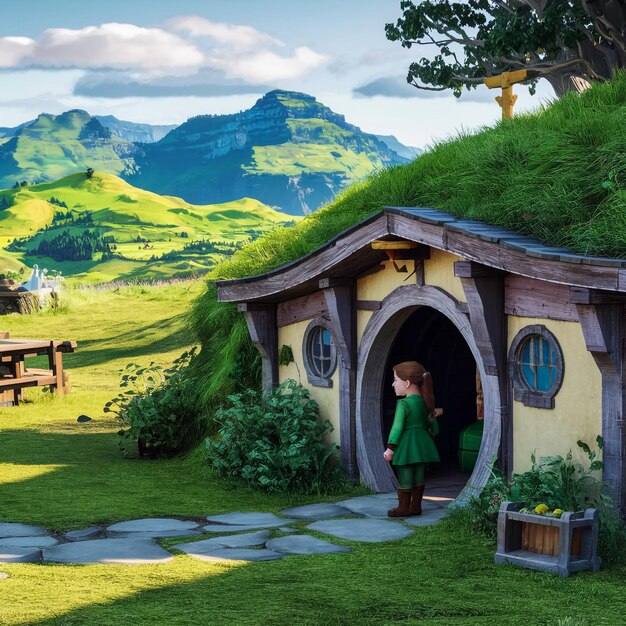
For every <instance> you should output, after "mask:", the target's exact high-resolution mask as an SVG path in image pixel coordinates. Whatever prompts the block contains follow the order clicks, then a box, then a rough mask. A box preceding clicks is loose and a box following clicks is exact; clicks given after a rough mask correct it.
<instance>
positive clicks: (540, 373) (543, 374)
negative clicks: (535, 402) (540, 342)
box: [537, 365, 550, 391]
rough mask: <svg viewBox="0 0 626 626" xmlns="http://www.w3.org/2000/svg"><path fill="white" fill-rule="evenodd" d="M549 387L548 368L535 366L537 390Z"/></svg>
mask: <svg viewBox="0 0 626 626" xmlns="http://www.w3.org/2000/svg"><path fill="white" fill-rule="evenodd" d="M549 389H550V368H548V367H545V366H543V365H542V366H540V367H538V368H537V391H549Z"/></svg>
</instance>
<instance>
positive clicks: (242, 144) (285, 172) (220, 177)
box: [125, 90, 408, 215]
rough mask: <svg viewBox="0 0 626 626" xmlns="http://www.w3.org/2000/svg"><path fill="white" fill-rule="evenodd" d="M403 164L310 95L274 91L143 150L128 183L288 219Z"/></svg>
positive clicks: (207, 117)
mask: <svg viewBox="0 0 626 626" xmlns="http://www.w3.org/2000/svg"><path fill="white" fill-rule="evenodd" d="M407 161H408V159H406V158H404V157H401V156H400V155H398V153H397V152H395V151H394V150H391V149H390V148H389V147H388V146H387V144H386V143H385V142H383V141H381V140H380V139H378V138H377V137H376V136H375V135H370V134H368V133H364V132H362V131H361V130H360V129H359V128H358V127H356V126H353V125H351V124H348V123H347V122H346V121H345V118H344V116H343V115H339V114H337V113H334V112H333V111H331V110H330V109H329V108H328V107H326V106H324V105H323V104H321V103H319V102H317V100H316V99H315V98H314V97H313V96H309V95H306V94H303V93H297V92H290V91H281V90H276V91H271V92H269V93H268V94H266V95H265V96H263V97H262V98H260V99H259V100H258V101H257V102H256V104H255V105H254V106H253V107H252V108H251V109H249V110H247V111H243V112H241V113H236V114H233V115H219V116H211V115H202V116H198V117H194V118H191V119H189V120H188V121H187V122H185V123H184V124H181V125H180V126H179V127H178V128H176V129H175V130H173V131H171V132H170V133H169V134H168V135H167V136H165V137H164V138H163V139H161V140H160V141H158V142H156V143H154V144H150V145H144V146H141V147H140V149H139V150H138V152H137V154H136V155H135V164H136V167H135V170H134V172H133V173H132V174H129V175H126V176H125V177H126V178H127V180H129V181H131V182H132V183H133V184H135V185H137V186H140V187H143V188H145V189H152V190H154V191H156V192H158V193H162V194H175V195H183V196H184V197H185V198H187V199H189V200H190V201H193V202H203V203H204V202H209V203H213V202H224V201H227V200H230V199H233V198H238V197H241V196H248V197H252V198H257V199H258V200H260V201H261V202H263V203H265V204H269V205H270V206H275V207H278V208H280V209H281V210H283V211H285V212H287V213H290V214H292V215H302V214H303V213H308V212H310V211H313V210H315V209H316V208H318V207H319V206H321V205H322V204H324V203H326V202H329V201H330V200H332V199H333V198H334V197H335V195H336V194H337V193H338V192H340V191H342V190H343V189H345V188H346V187H348V186H349V185H351V184H352V183H354V182H357V181H360V180H363V179H364V178H366V177H367V176H368V175H369V174H371V173H372V172H373V171H375V170H378V169H382V168H384V167H386V166H389V165H394V164H397V163H406V162H407Z"/></svg>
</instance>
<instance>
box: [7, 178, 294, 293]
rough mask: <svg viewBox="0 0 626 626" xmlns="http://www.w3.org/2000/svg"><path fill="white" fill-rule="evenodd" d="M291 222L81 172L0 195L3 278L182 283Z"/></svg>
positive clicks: (251, 207) (255, 206)
mask: <svg viewBox="0 0 626 626" xmlns="http://www.w3.org/2000/svg"><path fill="white" fill-rule="evenodd" d="M291 221H292V220H291V218H289V217H287V216H285V215H284V214H282V213H279V212H277V211H274V210H273V209H271V208H270V207H267V206H265V205H263V204H262V203H260V202H258V201H257V200H253V199H250V198H242V199H239V200H236V201H233V202H228V203H223V204H216V205H203V206H199V205H193V204H189V203H188V202H186V201H184V200H182V199H181V198H177V197H172V196H167V197H165V196H159V195H158V194H155V193H152V192H149V191H144V190H142V189H138V188H136V187H133V186H132V185H130V184H128V183H126V182H125V181H123V180H122V179H120V178H118V177H117V176H114V175H111V174H104V173H99V172H98V173H95V174H94V175H93V177H91V178H88V177H87V176H86V175H85V173H84V172H81V173H77V174H72V175H70V176H67V177H65V178H63V179H61V180H59V181H55V182H52V183H42V184H39V185H32V186H25V187H19V188H16V189H8V190H5V191H3V192H0V233H1V234H0V272H1V271H3V270H5V269H9V270H11V271H16V270H17V269H18V268H19V267H20V266H21V265H22V264H25V265H27V266H32V264H33V263H37V264H38V265H39V266H40V267H46V268H48V269H49V270H57V271H62V273H63V274H64V275H67V276H74V277H75V278H77V279H78V280H88V281H94V282H99V281H107V280H115V279H118V278H123V279H139V278H141V279H148V278H167V277H172V276H183V275H188V274H190V273H191V272H194V271H206V270H207V269H209V268H211V267H213V266H214V265H215V263H216V262H219V261H220V260H222V259H223V258H225V257H227V256H230V255H231V254H232V253H233V252H234V251H235V250H236V249H237V247H238V246H239V245H240V244H241V243H242V242H245V241H250V240H251V239H254V238H255V237H257V236H258V235H259V234H261V233H262V232H264V231H267V230H269V229H271V228H274V227H276V226H281V225H283V224H285V223H288V222H291ZM86 233H87V234H86Z"/></svg>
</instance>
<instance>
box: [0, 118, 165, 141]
mask: <svg viewBox="0 0 626 626" xmlns="http://www.w3.org/2000/svg"><path fill="white" fill-rule="evenodd" d="M94 117H95V118H96V119H97V120H98V121H99V122H100V123H101V124H102V126H104V127H105V128H108V129H109V130H110V131H111V132H112V133H114V134H116V135H117V136H118V137H121V138H122V139H124V140H126V141H131V142H133V143H154V142H155V141H159V139H162V138H163V137H165V135H167V133H169V132H170V131H171V130H174V129H175V128H176V127H177V124H168V125H155V124H138V123H137V122H128V121H126V120H119V119H117V117H115V116H113V115H94ZM1 130H2V129H0V131H1Z"/></svg>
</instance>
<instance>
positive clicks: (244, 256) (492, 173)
mask: <svg viewBox="0 0 626 626" xmlns="http://www.w3.org/2000/svg"><path fill="white" fill-rule="evenodd" d="M385 205H391V206H422V207H433V208H437V209H442V210H447V211H450V212H452V213H454V214H455V215H457V216H466V217H469V218H475V219H479V220H484V221H486V222H489V223H492V224H497V225H501V226H504V227H507V228H512V229H514V230H517V231H518V232H521V233H524V234H526V235H528V236H530V237H535V238H537V239H539V240H541V241H543V242H545V243H547V244H551V245H564V246H569V247H572V248H573V249H575V250H577V251H579V252H583V253H587V254H595V255H609V256H614V257H619V258H626V74H623V73H621V74H619V75H618V76H617V77H616V79H615V80H614V81H612V82H609V83H604V84H597V85H595V86H593V87H592V88H591V89H590V90H588V91H587V92H585V93H583V94H582V95H580V96H578V95H576V94H570V95H568V96H565V97H563V98H561V99H560V100H559V101H557V102H554V103H553V104H551V105H550V106H546V107H544V108H541V109H540V110H538V111H537V112H536V113H534V114H529V115H523V116H517V117H515V118H514V119H512V120H507V121H504V122H501V123H498V124H497V125H496V126H495V127H493V128H488V129H485V130H483V131H482V132H479V133H477V134H475V135H466V136H460V137H458V138H457V139H454V140H450V141H447V142H444V143H441V144H439V145H437V146H435V147H434V148H432V149H431V150H430V151H429V152H427V153H425V154H424V155H422V156H420V157H418V158H417V159H416V160H415V161H413V162H412V163H410V164H408V165H404V166H397V167H394V168H390V169H388V170H386V171H382V172H380V173H377V174H375V175H374V176H371V177H370V178H369V179H368V180H367V181H366V182H364V183H361V184H358V185H354V186H353V187H351V188H350V189H349V190H348V191H347V192H345V193H344V194H343V195H342V196H341V197H340V198H339V199H338V200H337V201H336V202H334V203H333V204H332V205H330V206H328V207H326V208H324V209H321V210H319V211H317V212H316V213H313V214H312V215H308V216H307V217H305V218H304V219H303V220H302V221H300V222H299V223H298V224H296V225H295V226H294V227H292V228H289V229H285V230H282V231H280V232H276V233H270V234H268V235H267V236H265V237H263V238H261V239H259V240H258V241H255V242H253V243H251V244H250V245H247V246H244V247H243V248H242V249H241V250H240V251H238V252H237V253H236V254H235V255H234V256H233V258H232V260H230V261H228V262H225V263H224V264H221V265H220V266H219V267H218V268H216V271H215V272H213V273H212V274H211V278H212V279H219V278H237V277H243V276H246V275H253V274H258V273H262V272H265V271H267V270H269V269H272V268H275V267H278V266H280V265H282V264H284V263H286V262H289V261H291V260H295V259H297V258H299V257H301V256H303V255H304V254H307V253H308V252H310V251H311V250H313V249H315V248H316V247H318V246H320V245H322V244H323V243H325V242H326V241H328V240H329V239H330V238H332V237H334V236H335V235H337V234H338V233H339V232H341V231H342V230H344V229H345V228H348V227H350V226H352V225H353V224H355V223H357V222H358V221H359V220H361V219H363V218H364V217H366V216H368V215H371V214H372V213H374V212H375V211H378V210H380V209H381V208H382V207H383V206H385ZM193 318H194V326H195V332H196V335H197V337H198V339H199V341H201V342H202V344H203V346H204V347H205V349H203V350H202V352H201V359H200V361H199V365H200V377H201V382H200V388H202V389H203V392H204V393H205V399H206V400H207V402H210V403H216V402H219V398H220V397H223V395H222V394H224V393H228V391H229V390H230V389H231V388H232V387H231V386H232V380H231V378H230V369H229V368H230V366H229V365H228V363H229V361H228V359H227V358H225V356H226V355H235V354H237V353H238V352H240V351H243V350H244V349H249V347H250V339H249V337H248V334H247V329H246V327H245V321H244V320H243V319H242V318H241V316H240V315H238V314H237V313H236V309H235V307H233V306H232V305H222V304H219V303H217V302H216V300H215V289H214V287H213V286H212V285H210V284H209V286H208V289H207V292H206V293H205V295H204V296H203V297H202V298H200V299H199V300H198V301H197V304H196V306H195V310H194V313H193ZM224 329H229V331H228V332H226V331H225V330H224ZM208 346H210V349H206V348H207V347H208ZM251 374H252V373H251ZM253 378H254V376H253V375H250V379H253Z"/></svg>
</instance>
